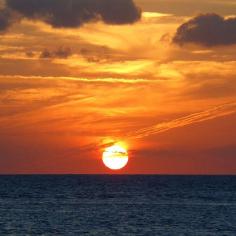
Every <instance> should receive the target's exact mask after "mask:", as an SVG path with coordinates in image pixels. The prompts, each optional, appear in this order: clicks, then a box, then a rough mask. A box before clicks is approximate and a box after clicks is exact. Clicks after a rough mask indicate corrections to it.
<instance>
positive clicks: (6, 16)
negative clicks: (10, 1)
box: [0, 9, 14, 31]
mask: <svg viewBox="0 0 236 236" xmlns="http://www.w3.org/2000/svg"><path fill="white" fill-rule="evenodd" d="M13 22H14V17H13V15H12V14H11V11H9V10H7V9H0V31H5V30H7V29H8V27H9V26H10V25H11V24H12V23H13Z"/></svg>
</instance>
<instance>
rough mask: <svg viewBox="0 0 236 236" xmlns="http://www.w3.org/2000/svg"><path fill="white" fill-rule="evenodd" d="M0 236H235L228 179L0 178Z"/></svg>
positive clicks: (235, 188) (235, 193) (235, 209)
mask: <svg viewBox="0 0 236 236" xmlns="http://www.w3.org/2000/svg"><path fill="white" fill-rule="evenodd" d="M0 235H3V236H5V235H24V236H25V235H53V236H54V235H66V236H67V235H101V236H106V235H108V236H112V235H151V236H155V235H157V236H158V235H170V236H175V235H187V236H188V235H219V236H223V235H232V236H235V235H236V177H232V176H221V177H216V176H205V177H203V176H92V175H88V176H0Z"/></svg>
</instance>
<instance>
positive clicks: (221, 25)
mask: <svg viewBox="0 0 236 236" xmlns="http://www.w3.org/2000/svg"><path fill="white" fill-rule="evenodd" d="M173 42H174V43H176V44H179V45H184V44H187V43H194V44H199V45H203V46H208V47H214V46H224V45H232V44H236V17H231V18H223V17H221V16H219V15H217V14H202V15H199V16H197V17H195V18H193V19H191V20H189V21H188V22H186V23H184V24H182V25H181V26H180V27H179V28H178V29H177V32H176V34H175V36H174V38H173Z"/></svg>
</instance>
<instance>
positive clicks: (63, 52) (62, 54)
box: [40, 47, 72, 59]
mask: <svg viewBox="0 0 236 236" xmlns="http://www.w3.org/2000/svg"><path fill="white" fill-rule="evenodd" d="M71 55H72V51H71V49H70V48H69V47H60V48H58V49H57V50H55V51H53V50H52V51H50V50H48V49H45V50H43V51H42V52H41V54H40V58H42V59H50V58H61V59H66V58H68V57H69V56H71Z"/></svg>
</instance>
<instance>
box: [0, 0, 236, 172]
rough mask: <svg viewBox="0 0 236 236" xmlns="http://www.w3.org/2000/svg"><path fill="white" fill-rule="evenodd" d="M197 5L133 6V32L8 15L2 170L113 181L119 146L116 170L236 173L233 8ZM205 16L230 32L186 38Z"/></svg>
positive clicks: (148, 2)
mask: <svg viewBox="0 0 236 236" xmlns="http://www.w3.org/2000/svg"><path fill="white" fill-rule="evenodd" d="M72 1H73V0H72ZM94 1H96V0H94ZM127 1H128V0H127ZM13 2H14V1H13ZM123 2H125V1H123ZM197 2H198V4H196V1H195V0H188V1H186V0H171V1H170V0H169V1H167V0H165V1H164V0H145V1H144V0H136V1H135V4H136V6H138V7H139V8H140V9H142V17H141V19H139V20H137V21H136V22H132V24H131V23H127V24H120V23H119V24H118V23H116V24H110V23H108V22H106V21H105V20H103V21H102V20H99V19H96V20H92V21H91V22H89V23H85V24H83V25H81V26H77V27H59V28H58V27H55V26H54V27H53V26H52V23H50V22H47V21H46V20H44V18H40V19H32V18H30V17H26V16H24V17H23V16H21V15H18V14H19V12H17V11H18V10H17V11H15V9H14V16H15V17H16V18H17V17H18V18H20V19H19V20H18V18H17V20H14V23H12V24H11V25H10V26H9V27H7V28H6V29H4V30H2V32H1V34H0V173H3V174H4V173H78V174H79V173H82V174H87V173H93V174H95V173H98V174H101V173H113V172H112V171H109V170H108V169H107V168H106V167H105V166H104V165H103V163H102V161H101V156H102V151H103V149H104V148H105V147H106V146H107V145H109V144H111V143H113V142H116V141H123V142H125V143H126V144H127V146H128V151H129V156H130V161H129V164H128V166H127V167H126V168H124V169H123V170H121V171H118V172H115V173H122V174H123V173H125V174H136V173H140V174H236V128H235V120H236V81H235V78H236V70H235V68H236V56H235V51H236V39H235V38H233V36H232V35H233V34H236V23H234V21H233V20H232V22H231V21H230V22H228V21H227V19H229V18H232V19H235V16H234V15H233V12H235V10H236V5H235V3H234V2H233V1H226V0H221V1H220V0H219V1H213V0H207V1H203V0H201V1H200V0H199V1H197ZM3 3H4V1H3V0H0V6H2V9H3V10H4V9H5V8H6V3H5V4H3ZM190 3H191V4H190ZM10 10H11V9H10ZM209 12H210V13H215V14H218V15H219V16H221V17H222V21H223V22H224V24H230V27H231V28H232V34H231V32H225V34H224V37H222V38H221V37H219V38H220V39H219V40H218V41H214V40H213V41H212V38H211V37H210V36H209V35H207V34H204V33H203V34H202V35H197V36H196V34H194V36H192V35H191V34H190V33H191V32H190V31H191V30H192V29H193V30H194V29H195V28H197V27H198V29H199V31H198V32H201V30H202V31H203V32H204V24H207V23H204V22H206V21H207V20H208V18H207V17H202V18H203V20H202V21H200V20H199V19H200V18H201V17H200V18H194V17H195V16H197V15H199V14H206V13H209ZM21 14H22V13H21ZM0 16H1V11H0ZM122 17H123V15H122ZM210 18H211V19H213V20H214V19H215V17H214V16H210ZM14 19H15V18H14ZM191 20H192V21H191ZM186 22H187V23H189V22H193V23H192V25H191V27H192V28H191V27H190V26H189V27H188V28H185V29H184V30H185V31H183V32H182V31H181V32H182V34H181V35H180V33H179V34H177V33H176V32H177V29H178V28H179V27H180V26H181V25H183V24H184V23H186ZM202 22H203V23H202ZM207 22H208V21H207ZM189 24H190V23H189ZM208 27H209V26H208ZM211 27H212V26H211V25H210V28H211ZM0 28H1V17H0ZM216 28H217V27H216ZM231 28H230V29H231ZM214 29H215V28H214V27H213V28H212V29H211V30H212V32H211V33H212V34H214ZM189 30H190V31H189ZM189 32H190V33H189ZM176 35H177V36H181V43H179V41H178V42H177V41H174V40H173V39H174V38H175V36H176ZM213 39H214V38H213ZM190 40H191V41H190ZM234 41H235V42H234Z"/></svg>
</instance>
